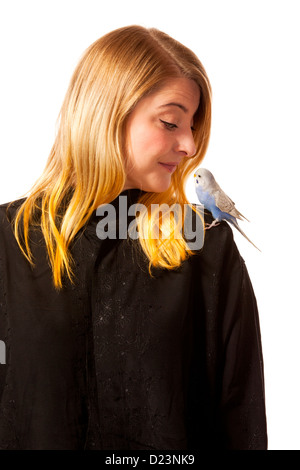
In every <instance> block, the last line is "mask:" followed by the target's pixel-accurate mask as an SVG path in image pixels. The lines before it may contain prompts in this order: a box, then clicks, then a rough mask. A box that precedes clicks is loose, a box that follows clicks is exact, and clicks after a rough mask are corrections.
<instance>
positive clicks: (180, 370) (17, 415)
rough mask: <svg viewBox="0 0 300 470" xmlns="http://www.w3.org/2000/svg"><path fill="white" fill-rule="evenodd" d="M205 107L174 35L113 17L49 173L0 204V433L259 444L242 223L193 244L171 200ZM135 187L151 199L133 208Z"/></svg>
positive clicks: (131, 443) (51, 444)
mask: <svg viewBox="0 0 300 470" xmlns="http://www.w3.org/2000/svg"><path fill="white" fill-rule="evenodd" d="M210 124H211V90H210V84H209V80H208V78H207V75H206V73H205V70H204V68H203V66H202V64H201V63H200V61H199V59H198V58H197V57H196V56H195V55H194V54H193V53H192V52H191V51H190V50H189V49H187V48H186V47H184V46H183V45H181V44H180V43H178V42H176V41H175V40H174V39H172V38H171V37H169V36H168V35H166V34H164V33H162V32H160V31H158V30H155V29H145V28H143V27H140V26H132V27H125V28H120V29H118V30H116V31H112V32H111V33H109V34H107V35H105V36H104V37H102V38H100V39H99V40H98V41H96V42H95V43H94V44H92V45H91V46H90V47H89V48H88V50H87V51H86V52H85V54H84V55H83V57H82V59H81V60H80V62H79V64H78V66H77V68H76V70H75V72H74V75H73V77H72V79H71V83H70V86H69V89H68V91H67V94H66V98H65V101H64V103H63V106H62V110H61V114H60V124H59V129H58V134H57V137H56V140H55V143H54V145H53V148H52V151H51V154H50V157H49V159H48V162H47V165H46V168H45V170H44V172H43V174H42V176H41V177H40V179H39V180H38V181H37V182H36V183H35V185H34V186H33V188H32V189H31V191H30V193H29V195H28V196H27V197H26V198H23V199H21V200H17V201H14V202H13V203H11V204H3V205H2V206H1V231H0V237H1V245H0V246H1V248H0V250H1V251H0V261H1V265H0V279H1V291H0V302H1V303H0V321H1V324H0V326H1V329H0V331H1V338H0V339H1V340H2V341H4V342H5V345H6V356H7V360H6V364H5V365H1V390H0V393H1V395H0V396H1V409H0V413H1V414H0V416H1V419H0V443H1V444H0V447H1V448H7V449H113V450H121V449H122V450H123V449H149V450H153V449H157V450H162V449H167V450H175V449H200V450H201V449H208V448H209V449H265V448H266V445H267V444H266V442H267V436H266V420H265V404H264V382H263V365H262V353H261V342H260V332H259V324H258V314H257V308H256V301H255V297H254V294H253V291H252V287H251V283H250V280H249V277H248V274H247V271H246V268H245V265H244V262H243V260H242V259H241V257H240V255H239V253H238V251H237V248H236V246H235V244H234V242H233V237H232V232H231V229H230V228H229V227H228V226H227V225H226V224H225V223H221V224H220V225H219V226H218V227H215V228H214V229H213V230H210V231H209V232H207V234H206V235H205V242H204V246H203V248H202V247H201V248H199V249H197V250H194V251H193V250H192V249H190V246H189V242H188V240H187V237H186V236H185V235H184V233H185V232H183V229H184V225H185V220H184V218H183V217H177V218H176V217H175V216H174V215H173V216H172V208H174V206H175V204H177V206H178V205H179V206H180V207H183V206H184V205H187V204H188V201H187V199H186V196H185V193H184V186H185V182H186V179H187V177H188V176H189V175H190V174H191V172H192V171H193V170H195V168H197V167H198V166H199V164H200V162H201V161H202V159H203V157H204V155H205V152H206V149H207V146H208V140H209V134H210ZM124 198H125V202H126V204H127V206H126V207H132V206H133V205H134V204H136V203H139V204H140V206H139V208H140V210H139V212H136V213H135V215H136V217H135V216H134V215H133V216H132V212H131V216H130V217H127V218H126V221H125V222H124V210H123V209H122V207H123V206H122V205H121V202H122V203H123V202H124ZM162 203H164V204H166V205H167V206H166V207H168V208H169V209H168V210H167V212H168V214H169V216H170V217H169V218H165V217H161V213H160V212H159V210H154V211H152V209H153V207H157V206H154V205H155V204H162ZM99 206H101V207H100V209H101V208H102V209H103V207H105V208H108V207H110V208H113V214H116V217H115V220H114V221H112V222H116V224H117V227H116V233H117V236H114V231H111V225H110V224H108V230H107V234H106V235H107V236H106V238H105V235H104V236H103V232H101V231H99V221H101V220H102V221H103V218H102V219H101V218H100V217H99V210H98V211H97V208H98V207H99ZM193 210H194V211H195V213H194V216H195V217H194V219H193V220H194V222H195V220H196V221H199V220H200V219H199V218H198V215H197V210H198V209H197V207H194V206H193ZM137 214H139V215H137ZM102 215H104V214H103V213H102ZM206 217H207V220H208V221H209V217H210V216H209V214H208V215H206ZM132 221H135V222H136V224H137V231H136V233H138V235H139V236H138V237H132V236H130V230H129V222H130V223H131V222H132ZM124 223H125V229H127V232H126V236H123V235H122V236H121V231H122V233H123V234H124V230H123V228H124ZM203 225H204V221H203ZM121 227H122V230H121ZM125 231H126V230H125ZM100 232H101V233H102V236H100V235H99V234H100ZM198 232H199V230H198ZM162 235H163V236H162ZM197 235H198V233H196V236H197Z"/></svg>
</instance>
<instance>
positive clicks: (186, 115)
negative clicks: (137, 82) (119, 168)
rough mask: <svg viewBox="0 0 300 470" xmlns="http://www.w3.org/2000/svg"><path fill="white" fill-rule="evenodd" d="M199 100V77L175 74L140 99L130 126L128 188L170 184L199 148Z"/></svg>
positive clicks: (159, 189) (151, 188)
mask: <svg viewBox="0 0 300 470" xmlns="http://www.w3.org/2000/svg"><path fill="white" fill-rule="evenodd" d="M199 100H200V90H199V87H198V85H197V83H196V82H195V81H193V80H190V79H188V78H174V79H170V80H168V81H166V82H165V84H164V86H163V87H161V88H160V89H159V90H158V91H156V92H153V93H151V94H150V95H148V96H146V97H145V98H142V99H141V100H140V101H139V102H138V104H137V105H136V107H135V108H134V110H133V111H132V113H131V114H130V116H129V118H128V122H127V127H126V174H127V178H126V183H125V186H124V190H125V189H131V188H139V189H142V190H143V191H149V192H162V191H166V190H167V189H168V188H169V186H170V184H171V175H172V173H173V172H174V171H175V170H176V167H177V165H178V163H180V162H181V161H182V159H183V158H189V157H192V156H193V155H194V154H195V152H196V147H195V142H194V138H193V129H192V127H193V117H194V114H195V113H196V111H197V109H198V106H199Z"/></svg>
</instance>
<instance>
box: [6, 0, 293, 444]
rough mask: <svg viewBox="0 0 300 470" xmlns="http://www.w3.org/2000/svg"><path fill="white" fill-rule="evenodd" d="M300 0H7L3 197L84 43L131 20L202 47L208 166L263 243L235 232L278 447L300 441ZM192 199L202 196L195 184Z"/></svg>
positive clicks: (27, 161) (42, 143)
mask: <svg viewBox="0 0 300 470" xmlns="http://www.w3.org/2000/svg"><path fill="white" fill-rule="evenodd" d="M298 7H299V1H298V0H280V1H279V0H251V1H250V0H226V1H224V0H185V1H182V0H181V1H177V0H173V1H172V2H167V1H162V0H151V1H149V2H143V1H140V0H138V1H135V0H134V1H133V0H126V1H122V0H114V1H113V2H108V0H106V1H101V0H43V1H40V0H26V1H23V0H9V1H8V0H6V1H5V0H1V3H0V52H1V55H0V57H1V74H0V103H1V107H0V116H1V117H0V119H1V126H0V136H1V152H0V158H1V166H0V203H4V202H8V201H10V200H13V199H17V198H18V197H21V196H22V195H23V193H25V192H26V191H27V190H28V189H29V188H30V186H31V185H32V183H33V182H34V181H35V180H36V178H37V177H38V176H39V175H40V173H41V172H42V170H43V168H44V166H45V163H46V160H47V157H48V154H49V151H50V148H51V145H52V142H53V139H54V135H55V124H56V119H57V116H58V113H59V110H60V106H61V103H62V100H63V97H64V94H65V92H66V89H67V86H68V83H69V80H70V77H71V74H72V72H73V70H74V67H75V65H76V63H77V61H78V59H79V57H80V56H81V54H82V52H83V51H84V50H85V49H86V48H87V47H88V46H89V45H90V44H91V43H92V42H93V41H94V40H96V39H97V38H98V37H100V36H102V35H103V34H105V33H106V32H108V31H110V30H112V29H115V28H118V27H121V26H125V25H131V24H141V25H143V26H146V27H156V28H159V29H161V30H163V31H165V32H166V33H168V34H170V35H171V36H173V37H175V38H176V39H178V40H179V41H181V42H182V43H183V44H185V45H187V46H188V47H190V48H191V49H193V50H194V51H195V52H196V53H197V55H198V56H199V58H200V60H201V61H202V62H203V64H204V66H205V68H206V70H207V73H208V75H209V77H210V80H211V83H212V87H213V125H212V136H211V142H210V146H209V150H208V153H207V156H206V159H205V161H204V163H203V166H204V167H206V168H209V169H210V170H211V171H213V173H214V174H215V177H216V179H217V181H218V182H219V184H220V185H221V186H222V187H223V189H224V190H225V191H226V192H227V193H228V195H229V196H230V197H231V198H232V199H233V200H234V201H235V202H236V205H237V208H238V209H239V210H240V211H241V212H242V213H244V215H245V216H246V217H247V218H248V219H250V220H251V223H248V222H243V223H241V226H242V228H243V229H244V231H245V232H246V233H247V234H248V236H249V237H250V238H251V239H252V240H253V241H254V243H255V244H256V245H258V246H259V247H260V248H261V250H262V253H260V252H258V251H257V250H256V249H255V248H253V247H252V245H250V244H249V243H248V242H247V241H245V240H244V239H243V238H242V236H241V235H240V234H239V233H237V232H236V233H235V239H236V242H237V245H238V247H239V249H240V252H241V254H242V256H243V257H244V259H245V261H246V264H247V266H248V270H249V272H250V276H251V279H252V283H253V286H254V289H255V292H256V296H257V300H258V305H259V310H260V323H261V332H262V341H263V351H264V363H265V381H266V399H267V417H268V431H269V448H270V449H272V450H273V449H300V433H299V424H298V423H299V421H300V378H299V375H300V371H299V365H298V363H299V360H300V340H299V330H300V319H299V316H300V309H299V302H298V297H299V291H300V286H299V281H300V279H299V270H300V264H299V262H300V259H299V258H300V257H299V249H298V238H299V233H298V232H299V220H298V213H297V211H296V210H295V208H297V207H298V206H297V204H298V203H299V198H298V191H297V195H296V189H298V188H297V186H298V179H299V177H298V171H299V170H298V169H299V165H298V160H299V157H300V143H299V142H300V139H299V113H300V111H299V110H300V91H299V90H300V65H299V45H300V29H299V14H298ZM188 195H189V198H190V200H191V201H192V202H196V201H197V199H196V196H195V193H194V188H193V184H192V181H190V182H189V185H188Z"/></svg>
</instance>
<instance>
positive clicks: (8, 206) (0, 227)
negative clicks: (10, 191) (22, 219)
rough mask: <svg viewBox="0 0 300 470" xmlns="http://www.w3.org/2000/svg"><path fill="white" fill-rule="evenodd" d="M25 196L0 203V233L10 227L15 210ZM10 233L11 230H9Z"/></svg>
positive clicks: (3, 232) (5, 231)
mask: <svg viewBox="0 0 300 470" xmlns="http://www.w3.org/2000/svg"><path fill="white" fill-rule="evenodd" d="M25 199H26V198H22V199H16V200H14V201H10V202H5V203H3V204H0V233H1V234H5V233H7V230H8V229H9V228H11V227H12V222H13V219H14V217H15V215H16V213H17V210H18V209H19V207H21V205H22V204H23V202H24V201H25ZM9 233H11V231H9Z"/></svg>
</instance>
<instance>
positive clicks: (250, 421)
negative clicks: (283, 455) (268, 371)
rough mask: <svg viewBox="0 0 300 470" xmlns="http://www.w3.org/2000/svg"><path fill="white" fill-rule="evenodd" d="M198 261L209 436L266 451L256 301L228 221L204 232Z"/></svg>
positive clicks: (222, 444) (228, 445)
mask: <svg viewBox="0 0 300 470" xmlns="http://www.w3.org/2000/svg"><path fill="white" fill-rule="evenodd" d="M199 261H200V265H199V263H197V264H198V266H197V268H198V270H199V271H201V275H200V276H199V275H198V280H199V282H200V285H201V286H202V293H201V297H202V298H203V303H202V309H201V310H202V317H204V318H205V320H202V325H200V328H201V330H204V331H205V332H204V333H201V334H200V333H198V335H199V337H198V339H199V342H200V343H201V342H204V343H205V351H204V354H205V356H206V358H205V360H204V361H205V364H206V365H205V368H204V370H205V374H206V375H207V378H208V383H209V385H208V391H207V392H205V393H206V394H207V396H209V398H208V399H207V398H206V399H205V400H206V401H207V403H209V407H208V409H209V410H210V411H208V412H207V413H210V417H209V418H208V421H209V426H208V429H209V432H210V434H211V436H212V439H211V440H212V441H213V442H214V445H215V446H217V447H218V448H221V449H233V450H234V449H236V450H250V449H254V450H258V449H266V448H267V429H266V413H265V395H264V372H263V356H262V345H261V335H260V326H259V317H258V309H257V303H256V298H255V295H254V292H253V288H252V284H251V281H250V278H249V275H248V272H247V269H246V266H245V263H244V260H243V259H242V257H241V256H240V254H239V252H238V249H237V247H236V244H235V243H234V240H233V234H232V230H231V228H230V227H229V226H228V224H227V223H225V222H224V223H222V224H220V226H219V227H214V228H213V229H211V230H209V231H208V232H207V234H206V237H205V244H204V248H203V252H202V255H201V256H200V257H199ZM199 297H200V292H199ZM198 300H199V299H198ZM198 312H199V309H198ZM200 316H201V315H200ZM201 335H202V336H201ZM200 347H202V346H200ZM202 372H203V371H202ZM201 393H203V392H201Z"/></svg>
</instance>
